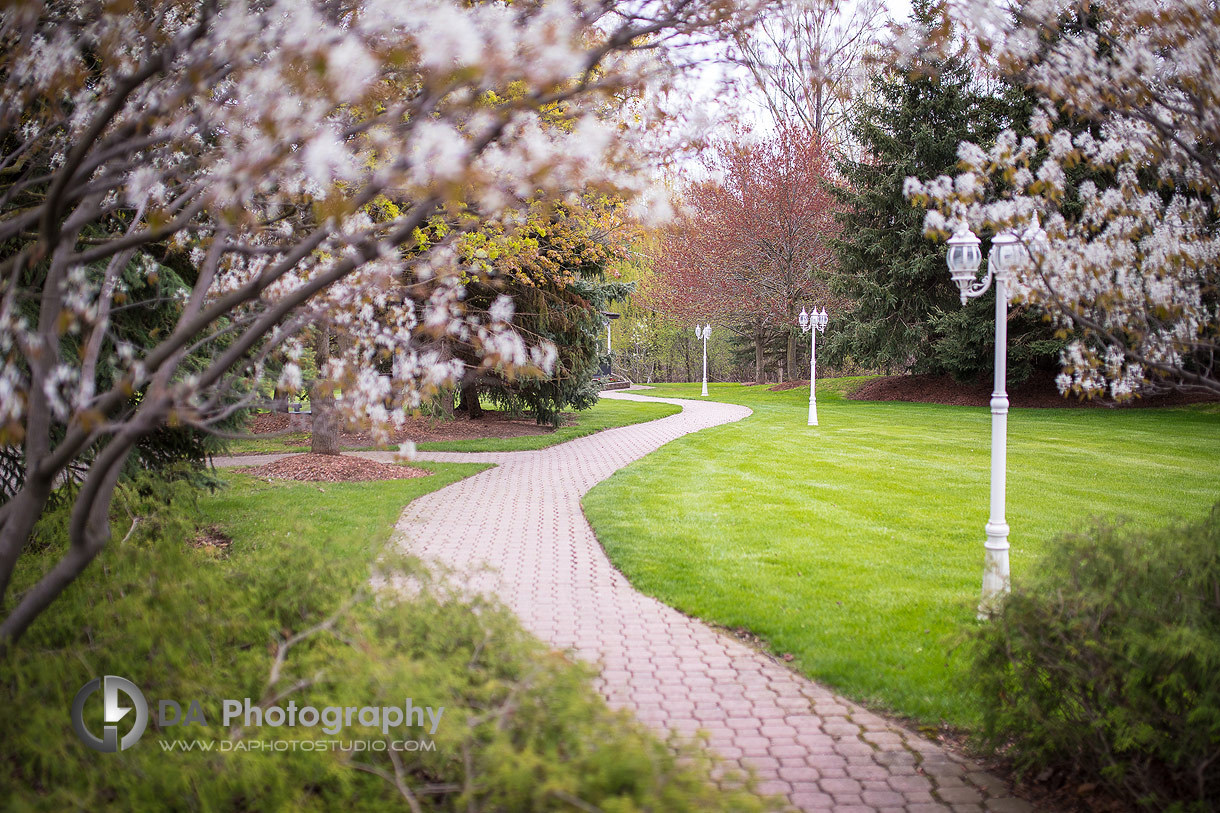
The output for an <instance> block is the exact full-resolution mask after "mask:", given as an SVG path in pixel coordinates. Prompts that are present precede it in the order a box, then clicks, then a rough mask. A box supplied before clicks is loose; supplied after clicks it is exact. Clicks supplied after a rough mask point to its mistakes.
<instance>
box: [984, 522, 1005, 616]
mask: <svg viewBox="0 0 1220 813" xmlns="http://www.w3.org/2000/svg"><path fill="white" fill-rule="evenodd" d="M1005 530H1007V529H1005ZM983 548H984V555H983V596H982V599H981V600H980V601H979V613H978V617H979V619H980V620H986V619H988V618H991V617H992V616H994V615H995V614H996V613H997V612H998V611H999V609H1000V602H1001V601H1003V600H1004V596H1005V595H1006V594H1007V593H1008V590H1009V575H1008V542H1007V540H1005V541H1004V543H1003V547H1001V546H999V545H996V546H994V547H993V546H992V542H991V541H990V540H988V541H987V542H985V543H984V544H983Z"/></svg>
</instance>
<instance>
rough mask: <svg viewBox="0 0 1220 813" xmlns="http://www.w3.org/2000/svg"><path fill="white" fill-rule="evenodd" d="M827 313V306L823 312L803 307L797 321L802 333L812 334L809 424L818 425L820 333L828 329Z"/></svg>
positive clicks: (810, 346)
mask: <svg viewBox="0 0 1220 813" xmlns="http://www.w3.org/2000/svg"><path fill="white" fill-rule="evenodd" d="M829 318H830V317H829V316H827V314H826V308H822V311H821V313H819V312H818V309H817V308H814V309H813V312H812V313H810V312H808V311H806V310H805V309H804V308H801V315H800V316H798V317H797V319H796V321H797V323H798V324H799V325H800V326H801V332H802V333H808V334H809V336H810V340H809V341H810V344H809V425H810V426H817V425H818V395H817V378H818V334H819V333H823V332H825V330H826V322H827V321H828V320H829Z"/></svg>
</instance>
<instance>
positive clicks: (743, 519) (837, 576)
mask: <svg viewBox="0 0 1220 813" xmlns="http://www.w3.org/2000/svg"><path fill="white" fill-rule="evenodd" d="M858 380H859V379H854V380H853V379H839V380H832V381H819V382H818V393H819V397H818V401H819V419H820V422H821V425H820V426H819V427H807V426H806V425H805V421H806V410H807V404H808V397H809V390H808V389H807V388H798V389H793V390H789V391H786V392H771V391H768V390H767V389H765V388H762V387H748V386H742V385H736V384H712V385H710V390H711V400H720V401H726V402H733V403H740V404H744V405H746V406H749V407H751V408H752V409H753V410H754V414H753V415H752V416H751V417H749V418H747V419H745V420H743V421H740V422H738V423H734V424H729V425H725V426H721V427H716V428H713V429H709V430H705V431H703V432H699V433H696V434H694V435H690V436H687V437H684V438H681V439H679V440H676V441H674V442H672V443H670V444H668V445H666V446H665V447H664V448H662V449H660V450H659V451H657V452H656V453H654V454H652V455H649V456H648V457H647V458H644V459H643V460H641V461H637V462H636V463H634V464H632V465H631V466H629V467H627V468H626V469H623V470H621V471H619V472H617V473H616V474H615V475H614V476H612V477H611V478H609V479H608V480H606V481H605V482H603V483H601V484H599V485H598V486H596V487H595V488H594V489H593V490H592V491H590V492H589V494H587V495H586V497H585V499H584V507H585V513H586V515H587V516H588V517H589V520H590V522H591V524H592V525H593V528H594V530H595V531H596V533H597V536H598V539H600V540H601V542H602V544H603V545H604V546H605V548H606V550H607V552H608V553H609V555H610V557H611V559H612V560H613V561H614V563H615V564H616V565H617V566H618V567H619V568H621V569H622V570H623V572H624V573H626V574H627V576H628V577H629V578H630V579H631V581H632V583H633V584H634V585H635V586H636V587H638V588H639V589H641V590H643V591H644V592H646V593H649V594H651V595H654V596H657V597H659V598H661V599H662V600H664V601H665V602H667V603H669V604H671V605H673V606H675V607H677V608H678V609H680V610H682V611H684V612H688V613H691V614H693V615H696V616H698V617H701V618H704V619H707V620H709V621H712V622H715V623H718V624H723V625H725V626H727V627H730V628H736V627H745V628H747V629H749V630H750V631H751V632H753V633H755V634H757V635H759V636H761V637H762V638H764V639H765V640H767V641H769V642H770V645H771V647H772V648H773V650H774V651H775V652H776V653H785V654H790V655H792V656H793V658H792V664H793V666H795V667H796V668H798V669H800V670H801V671H803V672H804V673H805V674H808V675H810V676H811V677H813V678H815V679H818V680H821V681H824V682H826V683H828V684H830V685H832V686H834V687H835V688H836V689H838V690H839V691H841V692H843V693H844V694H846V695H848V696H850V697H852V698H854V699H856V700H859V701H863V702H865V703H867V704H869V705H871V706H874V707H877V708H881V709H884V710H889V711H891V712H894V713H897V714H900V715H905V716H908V717H911V718H914V719H915V720H917V721H920V722H922V723H926V724H939V723H941V722H948V723H951V724H954V725H960V726H975V725H977V724H978V723H979V721H980V714H979V711H978V710H977V707H976V706H975V705H974V703H973V701H972V695H971V692H969V691H968V690H967V689H966V688H965V687H964V686H963V685H962V684H961V682H960V680H959V678H960V677H961V676H962V675H963V674H965V673H966V671H967V669H968V663H967V660H966V658H965V656H964V655H963V654H962V652H961V651H960V649H954V648H953V647H954V646H955V644H956V643H958V635H959V633H960V631H961V630H962V629H963V628H968V627H969V626H970V625H972V624H973V623H974V622H973V618H974V612H975V605H976V604H977V601H978V597H979V589H980V583H981V567H982V542H983V538H984V537H983V525H984V523H985V522H986V519H987V508H988V505H987V497H988V482H989V442H990V417H991V416H990V414H989V412H988V410H987V409H986V408H979V407H948V406H940V405H936V404H911V403H883V402H857V401H848V400H845V399H844V398H843V397H842V394H843V392H844V390H845V389H847V388H849V387H851V386H854V385H855V383H856V382H857V381H858ZM698 392H699V385H697V384H696V385H661V386H658V387H657V388H656V389H654V390H652V391H650V392H649V393H647V394H649V395H658V396H667V397H672V396H680V397H690V398H695V399H698ZM1218 430H1220V414H1217V412H1216V410H1215V408H1214V405H1199V406H1192V407H1183V408H1173V409H1134V410H1105V409H1097V410H1082V409H1078V410H1068V409H1064V410H1058V409H1029V410H1015V409H1014V410H1013V412H1012V413H1011V415H1010V417H1009V457H1008V461H1009V479H1008V522H1009V524H1010V525H1011V527H1012V534H1011V543H1012V551H1011V559H1012V571H1013V574H1014V577H1015V578H1021V577H1023V576H1025V575H1027V574H1029V573H1030V571H1031V569H1032V568H1033V567H1035V566H1036V565H1035V563H1036V562H1037V560H1038V556H1039V554H1041V552H1042V551H1043V550H1044V547H1045V545H1046V544H1047V542H1048V541H1049V540H1051V539H1052V538H1054V537H1055V536H1057V535H1058V534H1060V533H1062V532H1064V531H1069V530H1072V529H1074V528H1076V527H1077V526H1080V525H1083V524H1084V523H1085V522H1086V521H1087V520H1088V518H1089V517H1092V516H1100V517H1110V518H1113V517H1115V516H1118V515H1124V516H1127V517H1129V518H1130V521H1131V523H1132V524H1133V525H1134V526H1136V527H1146V528H1155V527H1159V526H1162V525H1164V524H1165V523H1166V522H1167V521H1168V520H1169V518H1171V517H1174V516H1177V515H1181V516H1183V517H1187V518H1189V517H1196V518H1197V517H1199V516H1201V515H1202V514H1203V513H1205V512H1206V511H1207V510H1208V509H1209V508H1210V506H1211V505H1212V504H1213V503H1214V502H1216V500H1217V497H1218V495H1220V467H1218V466H1217V465H1216V460H1218V459H1220V431H1218Z"/></svg>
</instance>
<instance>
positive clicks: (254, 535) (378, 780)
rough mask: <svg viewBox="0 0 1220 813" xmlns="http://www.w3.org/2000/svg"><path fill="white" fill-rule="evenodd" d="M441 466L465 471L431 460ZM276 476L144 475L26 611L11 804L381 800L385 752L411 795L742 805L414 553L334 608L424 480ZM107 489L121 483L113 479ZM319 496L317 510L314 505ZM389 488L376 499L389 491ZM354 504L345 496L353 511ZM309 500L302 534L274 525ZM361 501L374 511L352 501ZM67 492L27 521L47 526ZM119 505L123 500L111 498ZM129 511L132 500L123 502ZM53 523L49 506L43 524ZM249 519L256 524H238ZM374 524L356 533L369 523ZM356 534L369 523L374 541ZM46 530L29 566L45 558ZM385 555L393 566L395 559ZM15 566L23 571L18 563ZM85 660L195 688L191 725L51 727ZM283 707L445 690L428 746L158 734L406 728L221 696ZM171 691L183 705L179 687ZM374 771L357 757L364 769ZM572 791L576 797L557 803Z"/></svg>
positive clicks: (616, 805) (4, 671) (549, 804)
mask: <svg viewBox="0 0 1220 813" xmlns="http://www.w3.org/2000/svg"><path fill="white" fill-rule="evenodd" d="M438 469H439V473H438V474H435V475H433V477H435V478H438V479H439V480H441V482H440V484H444V483H447V482H451V481H452V480H453V479H456V478H457V477H458V476H461V475H462V474H466V473H470V472H471V471H472V470H478V467H475V466H448V467H446V466H443V465H442V466H440V467H438ZM428 479H430V478H421V479H420V480H412V481H400V482H399V483H373V484H359V485H358V486H352V485H350V484H328V487H327V490H326V491H325V492H320V490H319V489H317V488H315V487H314V486H312V485H300V484H294V485H273V484H267V483H258V482H254V481H251V480H248V479H237V480H236V481H235V483H234V487H233V488H232V489H231V490H230V491H229V492H227V493H225V494H222V495H219V496H218V497H215V498H203V499H202V500H200V501H199V503H198V506H197V507H196V503H195V499H194V496H195V492H193V491H191V490H190V489H188V488H187V487H186V486H185V485H182V484H170V485H168V486H162V485H160V484H157V483H155V482H153V481H149V482H147V483H142V484H141V486H140V489H138V490H136V491H133V492H131V493H130V494H129V495H127V496H129V497H130V501H129V502H128V503H127V507H128V508H129V509H130V510H132V511H133V512H134V513H136V514H137V515H140V516H142V517H144V520H142V521H141V522H140V523H139V524H138V525H137V526H136V528H135V530H134V531H133V533H132V534H131V536H130V538H129V539H128V540H126V541H125V542H124V543H123V544H121V545H114V546H111V547H109V548H108V549H107V551H105V552H104V553H103V554H102V557H101V562H102V565H103V566H102V567H98V568H93V569H91V570H90V571H88V572H87V573H86V574H85V576H83V577H82V578H81V579H80V580H78V581H77V582H76V583H74V584H73V586H72V587H71V588H69V590H68V591H67V592H66V593H65V596H64V598H63V601H62V602H61V603H60V604H59V605H58V608H57V609H58V612H56V613H54V614H47V615H45V616H43V617H41V618H40V619H39V621H38V622H37V623H36V624H35V625H34V626H33V627H32V628H31V630H30V632H29V634H28V636H27V638H26V641H27V642H28V643H27V645H26V646H24V647H22V648H20V649H16V650H14V651H13V652H12V653H11V655H10V657H9V659H7V660H5V661H3V662H2V663H0V698H2V700H3V703H4V705H5V708H7V709H10V710H12V712H13V713H10V714H6V715H4V716H3V719H2V720H0V738H3V741H4V743H5V757H6V758H5V759H4V760H3V761H0V786H3V787H4V788H5V789H6V804H7V805H8V806H10V807H14V806H15V807H17V808H20V809H28V810H62V809H64V808H67V807H74V808H84V809H92V810H100V809H108V808H122V809H175V810H209V809H210V810H236V809H241V810H284V809H293V810H335V809H344V810H353V811H364V810H368V811H374V810H385V809H388V808H390V807H393V806H395V805H399V806H401V805H403V803H404V799H403V796H404V795H405V794H400V792H399V790H398V789H397V788H396V787H395V784H394V783H393V782H392V781H387V779H393V777H394V775H395V771H396V767H397V768H398V769H400V770H401V772H402V774H401V776H402V782H403V784H404V785H405V786H406V787H407V788H408V790H409V791H410V792H411V793H413V794H414V797H415V801H416V803H417V804H418V805H419V808H418V809H421V810H427V811H449V810H452V811H458V810H461V811H494V810H552V809H553V810H567V809H572V807H573V806H574V805H575V806H576V807H577V808H579V806H580V805H579V804H577V803H583V804H584V805H585V806H596V807H598V808H600V809H603V810H607V811H641V810H646V809H650V808H651V809H658V808H660V809H665V810H672V811H692V812H693V811H700V810H710V811H716V810H724V811H729V810H732V811H751V810H761V809H763V808H764V805H763V803H762V802H760V801H759V800H758V799H757V798H756V797H753V796H752V795H751V794H747V793H745V792H721V791H720V790H718V789H717V788H716V787H715V786H714V785H713V784H711V783H710V782H709V781H708V779H707V770H708V768H709V767H710V766H709V764H708V762H707V757H706V756H704V755H701V754H699V753H696V752H695V751H693V750H691V749H689V748H680V749H678V750H676V751H674V750H671V749H670V748H669V747H667V746H666V744H664V743H662V742H661V741H659V740H657V739H656V738H655V737H654V736H653V735H651V734H650V733H649V732H647V731H646V730H644V729H643V727H642V726H640V725H639V724H638V723H635V722H633V721H631V720H630V719H629V718H628V717H627V716H626V715H625V714H622V713H614V712H611V711H609V710H608V709H607V707H606V706H605V704H604V703H603V702H602V701H601V699H600V698H598V697H597V696H596V695H595V694H594V693H593V691H592V689H591V688H590V685H589V678H590V672H589V670H588V668H587V667H583V666H577V665H574V664H573V663H571V662H570V661H569V660H568V659H567V658H566V657H565V656H563V655H562V654H559V653H556V652H550V651H547V649H546V648H545V647H544V646H543V645H541V644H540V642H538V641H537V640H536V639H534V638H532V637H531V636H529V635H528V634H527V633H525V632H524V631H523V630H522V629H521V627H520V626H519V624H518V622H517V621H516V620H515V619H514V618H513V617H512V615H511V614H510V613H508V612H506V611H505V610H504V609H502V608H501V607H499V606H496V605H493V604H491V603H489V602H487V601H484V600H480V599H475V600H472V599H470V598H468V597H466V596H463V595H459V594H458V593H459V591H457V590H456V589H454V590H450V589H449V588H447V587H446V586H445V582H444V581H443V580H442V579H433V578H432V577H430V576H429V575H428V574H426V573H423V572H422V571H421V570H420V569H419V568H418V566H417V565H415V564H413V563H412V562H410V561H402V562H397V561H394V559H393V557H389V559H382V560H380V561H379V563H378V570H379V572H381V573H383V574H387V573H396V574H398V575H399V576H400V577H401V578H412V579H414V580H415V583H416V584H417V585H419V586H421V588H422V589H421V590H420V591H419V592H417V593H416V594H415V595H413V596H412V597H410V598H404V597H402V596H392V595H388V594H381V595H379V596H378V597H377V600H376V601H369V600H367V599H366V600H363V601H360V602H358V603H356V604H355V605H352V606H350V607H348V608H347V609H346V611H341V610H342V608H343V606H344V604H345V600H346V599H348V597H349V596H350V595H351V594H352V591H359V590H362V589H364V588H363V587H362V585H364V584H365V583H366V582H367V580H368V576H369V564H370V561H371V559H373V557H374V556H376V555H377V553H378V551H379V548H380V544H379V543H380V541H382V540H384V538H385V536H386V534H387V533H388V529H389V526H390V524H391V523H392V521H393V517H394V516H395V515H396V513H397V510H398V507H399V506H401V504H402V502H403V501H404V500H408V499H410V498H411V496H413V495H414V494H417V493H419V492H420V491H425V490H428V489H429V488H432V487H435V486H434V485H432V484H429V483H428V482H427V481H428ZM124 498H125V497H124V496H120V500H122V499H124ZM319 506H320V507H321V510H319ZM387 506H388V510H387ZM357 509H359V510H357ZM268 514H272V515H274V516H277V517H284V516H301V515H308V516H309V517H310V518H309V521H308V523H307V524H306V525H304V526H302V527H303V528H304V529H305V532H303V533H296V532H293V533H284V532H283V530H284V525H285V523H284V522H282V521H276V522H271V523H267V524H263V525H257V526H255V525H253V524H252V522H251V521H250V520H248V519H246V518H248V517H251V516H254V517H257V518H258V520H256V521H260V522H261V521H262V518H264V517H265V516H266V515H268ZM368 515H372V516H375V517H376V519H375V521H372V522H371V523H370V521H369V520H368V519H367V516H368ZM63 516H64V512H52V513H51V514H49V515H48V517H47V518H45V519H44V527H45V528H46V530H47V532H48V535H49V536H52V537H54V536H56V534H55V533H54V530H55V529H54V528H53V527H51V526H53V525H55V524H56V522H57V521H58V520H57V519H56V518H60V519H62V518H63ZM123 519H126V517H125V516H124V517H123ZM128 522H130V520H128ZM200 522H208V523H216V522H220V523H222V524H221V527H220V530H221V531H224V532H227V533H230V534H232V537H233V539H232V545H231V547H230V548H229V549H228V550H227V551H224V550H221V551H218V550H215V549H211V550H209V549H207V548H195V547H192V546H191V545H190V544H187V540H189V539H191V538H193V537H194V536H195V535H196V533H197V532H196V530H195V528H196V525H197V524H198V523H200ZM60 524H62V523H60ZM255 528H261V530H257V531H255ZM370 530H371V531H372V533H370ZM370 536H373V537H375V539H376V542H370ZM64 538H65V537H64V536H63V535H62V529H61V533H60V534H59V535H58V538H56V539H55V541H54V543H53V545H52V546H51V547H50V548H47V549H45V550H43V551H40V555H39V558H38V559H37V563H36V564H35V563H34V562H33V561H32V560H27V562H26V563H25V564H24V567H26V568H30V569H36V567H38V566H46V565H48V564H50V563H52V562H53V561H54V555H55V553H56V551H55V550H53V547H55V546H58V545H62V544H63V541H64ZM399 568H401V570H399ZM22 576H23V579H22V581H23V583H28V581H29V580H30V579H31V578H32V577H33V576H34V574H33V573H30V572H28V571H26V572H23V573H22ZM327 618H334V619H335V621H336V622H335V626H334V628H333V630H332V631H326V630H322V631H320V632H318V633H317V634H314V635H311V636H308V637H306V638H303V639H302V640H301V641H300V642H299V643H298V644H296V645H295V646H293V647H292V648H291V649H289V650H288V651H287V653H286V656H285V659H284V671H283V676H282V678H281V680H280V682H279V683H277V684H275V685H274V687H273V686H271V685H270V684H269V682H268V669H269V667H270V665H271V662H272V660H273V658H274V656H275V653H276V648H277V646H279V645H282V642H283V641H284V640H285V638H286V637H287V636H290V635H292V634H294V633H299V632H302V631H304V630H308V629H309V628H311V627H313V626H314V625H317V624H318V623H319V622H322V621H324V620H325V619H327ZM101 674H116V675H122V676H124V677H127V678H129V679H131V680H133V681H134V682H135V683H136V684H137V685H138V686H140V687H141V688H142V690H143V691H144V692H145V694H146V697H147V698H148V699H149V700H150V703H151V704H152V705H151V706H150V711H151V712H153V713H154V714H155V712H156V708H157V707H156V701H157V700H159V699H176V700H179V701H185V700H188V699H199V700H200V701H201V707H202V708H203V709H204V711H205V714H206V716H207V722H208V725H207V726H205V727H196V726H193V725H192V726H174V727H170V726H166V725H163V724H161V723H160V722H159V721H157V720H154V719H150V724H149V729H148V731H147V732H146V733H145V734H144V736H143V738H142V739H141V740H140V742H139V743H137V744H136V745H135V746H134V747H132V748H130V749H128V750H126V751H123V752H120V753H117V754H107V755H99V754H97V753H96V752H94V751H91V750H88V749H87V748H86V747H85V746H84V745H83V744H81V743H80V742H79V741H78V740H77V739H76V737H75V735H74V734H73V733H72V731H71V728H70V726H68V725H66V719H67V710H68V709H69V708H70V705H71V702H72V697H73V694H74V693H75V692H76V690H77V689H78V688H79V687H80V686H81V685H83V684H84V683H85V682H86V681H87V680H89V679H91V678H92V677H95V676H97V675H101ZM298 681H301V682H303V686H302V687H301V688H299V689H298V690H295V691H289V694H287V695H286V696H285V698H284V699H283V700H281V701H279V704H280V705H286V704H287V701H288V699H294V700H295V701H296V702H297V704H298V705H299V706H303V705H312V706H314V707H316V708H323V707H325V706H352V705H355V706H366V705H382V706H390V705H395V704H398V705H401V704H402V702H403V699H404V697H410V698H412V700H413V703H414V704H416V705H431V706H434V707H437V706H444V707H445V711H444V714H443V716H442V718H441V722H440V724H439V725H438V727H437V729H436V732H435V734H433V735H431V736H430V738H431V740H432V741H433V742H435V744H436V750H435V751H416V752H405V753H403V754H402V755H401V760H400V765H398V766H395V764H394V763H393V762H392V760H391V758H390V757H389V755H388V753H386V752H373V751H371V750H370V751H365V752H356V753H345V752H341V751H338V750H329V751H321V750H319V751H290V752H283V753H276V754H268V753H258V752H243V751H239V750H229V751H228V752H222V751H221V750H220V746H219V745H217V746H216V747H215V748H214V749H213V750H212V751H210V752H201V751H198V750H196V751H191V752H184V751H181V750H178V751H174V752H167V751H165V750H163V748H162V746H161V745H160V744H159V743H158V742H157V741H158V740H161V741H173V740H176V739H179V738H186V739H190V738H195V737H200V738H204V739H214V740H216V741H217V742H224V741H228V742H235V743H246V742H253V741H257V740H261V739H267V738H271V739H284V738H292V739H299V740H304V739H309V738H315V737H316V738H317V739H319V740H322V739H328V738H330V739H367V740H378V741H385V740H396V739H410V738H414V736H415V735H416V734H417V733H418V732H419V729H410V728H408V729H403V728H399V729H391V730H390V731H389V734H388V735H387V734H383V733H382V732H381V731H380V729H377V728H368V727H364V726H359V727H357V726H353V727H352V728H350V729H347V730H345V731H344V732H343V733H342V735H341V736H338V737H331V736H330V735H327V734H325V733H323V732H321V731H320V729H317V728H312V729H311V728H296V729H293V728H268V727H261V728H253V727H251V728H247V729H245V730H244V731H241V732H234V731H232V730H229V729H226V728H224V727H222V726H221V725H220V724H219V723H220V719H219V713H218V711H219V708H220V706H219V700H220V699H221V698H227V697H233V698H242V697H250V698H252V699H253V701H254V702H257V701H258V700H259V699H260V698H263V697H269V696H271V694H273V693H278V692H279V691H284V690H288V689H289V687H291V686H294V685H295V684H297V682H298ZM184 707H185V703H184ZM370 770H371V771H372V772H371V773H370V772H369V771H370ZM573 800H575V801H573Z"/></svg>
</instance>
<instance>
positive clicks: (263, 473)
mask: <svg viewBox="0 0 1220 813" xmlns="http://www.w3.org/2000/svg"><path fill="white" fill-rule="evenodd" d="M237 471H240V472H244V473H246V474H253V475H254V476H255V477H261V478H263V479H270V480H303V481H305V482H310V483H346V482H356V481H359V482H363V481H366V480H407V479H410V478H412V477H427V476H428V475H429V474H431V473H432V472H429V471H425V470H424V469H416V468H412V467H410V466H396V465H393V464H390V463H379V462H377V461H376V460H366V459H365V458H363V457H351V456H348V455H334V454H298V455H293V456H292V457H284V458H281V459H279V460H276V461H275V462H273V463H266V464H264V465H262V466H250V467H246V468H241V469H238V470H237Z"/></svg>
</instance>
